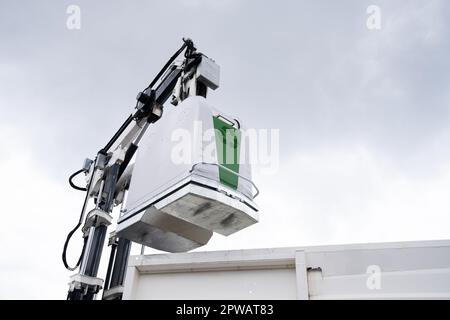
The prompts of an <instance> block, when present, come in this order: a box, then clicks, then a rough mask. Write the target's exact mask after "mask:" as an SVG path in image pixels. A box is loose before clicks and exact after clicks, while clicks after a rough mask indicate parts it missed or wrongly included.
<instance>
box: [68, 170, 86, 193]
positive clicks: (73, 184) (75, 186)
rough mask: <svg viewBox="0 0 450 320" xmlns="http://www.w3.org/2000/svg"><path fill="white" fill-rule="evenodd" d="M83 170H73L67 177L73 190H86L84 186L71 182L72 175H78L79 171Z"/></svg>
mask: <svg viewBox="0 0 450 320" xmlns="http://www.w3.org/2000/svg"><path fill="white" fill-rule="evenodd" d="M82 172H84V169H80V170H78V171H77V172H74V173H73V174H72V175H71V176H70V177H69V184H70V186H71V187H72V188H74V189H75V190H80V191H87V190H86V188H84V187H79V186H77V185H76V184H75V183H73V182H72V179H73V178H74V177H76V176H77V175H79V174H80V173H82Z"/></svg>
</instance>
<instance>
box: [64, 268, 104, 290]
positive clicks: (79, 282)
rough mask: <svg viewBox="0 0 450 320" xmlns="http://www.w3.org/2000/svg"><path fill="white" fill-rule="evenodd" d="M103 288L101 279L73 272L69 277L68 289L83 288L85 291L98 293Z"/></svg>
mask: <svg viewBox="0 0 450 320" xmlns="http://www.w3.org/2000/svg"><path fill="white" fill-rule="evenodd" d="M102 288H103V280H102V279H100V278H94V277H90V276H86V275H83V274H80V273H77V274H74V275H73V276H71V277H70V282H69V291H70V292H72V291H74V290H83V291H84V292H85V293H87V292H93V293H98V292H99V291H100V289H102Z"/></svg>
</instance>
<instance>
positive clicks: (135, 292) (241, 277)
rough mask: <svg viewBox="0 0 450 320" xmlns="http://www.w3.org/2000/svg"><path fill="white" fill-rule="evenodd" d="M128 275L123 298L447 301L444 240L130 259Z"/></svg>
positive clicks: (449, 249)
mask: <svg viewBox="0 0 450 320" xmlns="http://www.w3.org/2000/svg"><path fill="white" fill-rule="evenodd" d="M372 267H375V270H378V271H380V273H379V274H378V273H376V274H374V273H371V272H370V270H371V268H372ZM128 269H129V270H128V274H129V275H130V274H131V276H127V278H126V281H125V292H127V293H126V294H125V295H124V298H125V299H156V298H161V299H165V298H167V299H251V298H255V299H296V298H297V299H307V298H309V299H410V298H445V299H450V241H447V240H445V241H422V242H403V243H402V242H398V243H378V244H362V245H339V246H322V247H298V248H275V249H251V250H233V251H215V252H194V253H181V254H162V255H160V254H158V255H148V256H135V257H131V259H130V262H129V266H128ZM374 276H375V277H376V279H378V280H379V282H377V283H376V284H377V285H375V286H374V285H373V283H371V279H372V278H371V277H374ZM155 286H156V287H157V288H158V291H159V293H152V292H151V291H152V290H153V289H154V288H155ZM180 287H183V288H182V289H180ZM293 287H294V289H295V290H293ZM252 288H253V289H252ZM246 290H248V292H247V291H246ZM249 290H251V291H252V292H253V293H254V295H253V296H249V292H250V291H249ZM207 293H209V294H207Z"/></svg>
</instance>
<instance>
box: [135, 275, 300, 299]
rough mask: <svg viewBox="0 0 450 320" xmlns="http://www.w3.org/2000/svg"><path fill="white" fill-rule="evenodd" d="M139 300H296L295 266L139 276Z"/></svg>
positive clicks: (136, 293)
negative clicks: (293, 267)
mask: <svg viewBox="0 0 450 320" xmlns="http://www.w3.org/2000/svg"><path fill="white" fill-rule="evenodd" d="M132 298H139V299H174V300H178V299H202V300H208V299H295V298H296V282H295V271H294V270H293V269H272V270H271V269H269V270H242V271H210V272H184V273H165V274H158V275H155V274H153V275H145V274H141V275H140V280H139V282H138V284H137V287H136V288H135V290H134V297H132Z"/></svg>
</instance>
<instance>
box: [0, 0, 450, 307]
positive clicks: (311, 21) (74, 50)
mask: <svg viewBox="0 0 450 320" xmlns="http://www.w3.org/2000/svg"><path fill="white" fill-rule="evenodd" d="M72 4H74V5H78V6H79V7H80V9H81V29H80V30H69V29H68V28H67V27H66V20H67V18H68V16H69V15H68V14H67V13H66V9H67V7H68V6H69V5H72ZM372 4H374V5H377V6H379V8H380V9H381V29H380V30H369V29H368V28H367V26H366V21H367V19H368V17H369V15H368V14H367V13H366V9H367V7H368V6H369V5H372ZM449 31H450V2H448V1H446V0H441V1H438V0H434V1H433V0H429V1H420V0H416V1H399V0H396V1H392V0H389V1H381V0H376V1H375V0H373V1H361V0H353V1H332V0H328V1H324V0H322V1H317V0H315V1H298V0H295V1H294V0H292V1H256V0H254V1H243V0H242V1H238V0H221V1H206V0H180V1H162V0H161V1H57V0H54V1H44V0H40V1H12V0H9V1H8V0H3V1H1V2H0V168H1V172H2V176H1V180H2V182H3V183H2V184H1V186H0V197H1V199H2V228H1V231H0V243H1V245H2V250H1V255H0V283H1V284H2V285H1V286H0V298H3V299H4V298H55V299H61V298H65V295H66V291H67V288H68V286H67V282H68V279H69V278H68V277H69V275H70V272H68V271H66V270H65V269H64V267H63V265H62V262H61V251H62V247H63V243H64V240H65V235H66V233H67V232H68V231H69V230H70V229H71V228H72V227H73V225H74V224H75V223H76V222H77V219H78V215H79V211H80V209H81V205H82V201H83V194H82V193H80V192H77V191H75V190H72V189H71V188H70V187H69V185H68V183H67V177H68V176H69V174H70V173H72V172H73V171H75V170H77V169H79V168H80V166H81V164H82V162H83V160H84V158H85V157H94V156H95V153H96V152H97V151H98V149H100V148H101V147H102V146H103V145H104V144H105V143H106V142H107V140H108V139H109V138H110V136H111V135H112V134H113V133H114V132H115V131H116V130H117V128H118V127H119V125H120V124H121V122H122V121H123V120H124V119H125V118H126V117H127V116H128V114H129V113H131V112H132V110H133V106H134V103H135V100H134V98H135V96H136V94H137V92H138V91H139V90H141V89H142V88H144V87H146V86H147V84H148V83H149V82H150V80H151V79H153V77H154V75H155V74H156V73H157V71H159V69H160V68H161V66H162V65H163V64H164V63H165V61H166V60H167V59H168V58H169V56H170V55H171V54H172V53H173V52H174V51H175V50H176V49H177V48H178V47H179V46H180V44H181V38H182V37H183V36H188V37H191V38H192V39H194V41H195V42H196V45H197V47H198V48H199V49H200V50H201V51H202V52H204V53H205V54H207V55H208V56H210V57H212V58H214V59H215V60H216V61H217V63H218V64H220V66H221V87H220V88H219V89H218V90H217V91H215V92H213V93H212V94H211V96H210V98H209V100H210V102H211V103H212V104H214V105H215V106H216V107H217V108H219V109H221V110H223V111H224V112H226V113H228V114H233V115H236V116H238V117H239V118H240V119H241V120H242V121H243V122H245V125H246V126H247V127H253V128H269V129H270V128H274V129H280V169H279V170H278V172H276V173H275V174H272V175H267V174H262V173H259V174H258V173H257V174H256V176H255V180H256V182H257V184H258V185H259V187H260V189H261V195H260V197H259V198H257V203H258V204H259V206H260V208H261V220H260V222H259V223H258V224H257V225H254V226H252V227H250V228H248V229H246V230H244V231H242V232H240V233H238V234H236V235H232V236H230V237H228V238H226V237H222V236H220V235H215V236H214V237H213V238H212V239H211V241H210V243H209V244H208V245H207V246H205V247H203V248H201V249H200V250H217V249H237V248H256V247H278V246H304V245H321V244H337V243H355V242H382V241H406V240H431V239H448V238H450V228H449V224H450V196H449V191H450V148H449V146H450V90H449V89H450V59H449V56H450V36H449ZM167 107H168V108H170V107H171V106H170V105H168V106H167ZM162 121H163V120H162ZM80 249H81V235H80V234H77V235H76V236H75V238H74V240H73V245H71V246H70V254H69V256H70V257H71V261H72V263H73V262H74V261H75V260H76V257H77V256H78V254H79V250H80ZM134 251H136V248H134ZM146 252H147V253H151V252H153V251H152V250H150V249H148V250H147V251H146ZM105 253H107V254H105V256H104V257H105V259H104V261H102V264H103V265H104V263H105V262H106V261H105V260H107V255H108V251H105ZM103 269H104V268H103ZM103 269H102V270H103ZM101 276H104V274H101Z"/></svg>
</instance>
